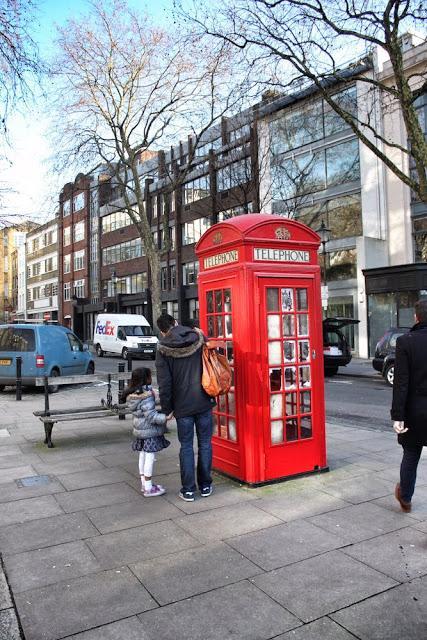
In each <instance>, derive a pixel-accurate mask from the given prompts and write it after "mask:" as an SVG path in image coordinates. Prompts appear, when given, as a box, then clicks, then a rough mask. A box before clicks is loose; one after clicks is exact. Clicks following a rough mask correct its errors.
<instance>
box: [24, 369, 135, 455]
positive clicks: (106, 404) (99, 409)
mask: <svg viewBox="0 0 427 640" xmlns="http://www.w3.org/2000/svg"><path fill="white" fill-rule="evenodd" d="M131 375H132V374H131V372H130V371H128V372H120V373H98V374H93V375H81V376H58V377H56V376H55V377H50V378H49V377H48V376H44V377H42V378H36V386H37V387H41V386H43V387H44V411H34V412H33V415H34V416H36V417H37V418H39V420H41V422H43V425H44V431H45V440H44V443H45V444H47V446H48V447H49V449H51V448H52V447H53V446H54V444H53V442H52V429H53V425H54V424H55V423H57V422H70V421H72V420H93V419H96V418H106V417H108V416H118V417H119V419H122V420H124V419H125V416H126V414H127V413H130V411H129V410H128V409H127V407H126V405H124V404H118V403H117V404H115V405H113V397H112V393H111V382H112V380H116V381H118V382H119V384H120V383H121V382H124V381H125V380H129V378H130V377H131ZM100 381H106V382H107V398H106V400H104V399H101V401H100V404H99V405H95V406H91V407H78V408H74V409H58V410H56V409H51V408H50V403H49V386H50V385H54V386H56V385H58V386H62V385H70V384H84V383H88V382H89V383H91V382H100ZM120 390H121V389H120V387H119V393H120Z"/></svg>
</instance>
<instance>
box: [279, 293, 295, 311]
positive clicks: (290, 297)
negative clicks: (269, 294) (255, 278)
mask: <svg viewBox="0 0 427 640" xmlns="http://www.w3.org/2000/svg"><path fill="white" fill-rule="evenodd" d="M281 298H282V312H283V313H285V312H289V311H293V310H294V291H293V289H281Z"/></svg>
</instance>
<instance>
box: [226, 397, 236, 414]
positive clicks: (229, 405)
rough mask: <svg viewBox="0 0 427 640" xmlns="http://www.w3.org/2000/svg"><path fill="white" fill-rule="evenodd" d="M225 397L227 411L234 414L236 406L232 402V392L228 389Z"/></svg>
mask: <svg viewBox="0 0 427 640" xmlns="http://www.w3.org/2000/svg"><path fill="white" fill-rule="evenodd" d="M227 398H228V413H229V414H231V415H232V416H234V414H235V412H236V406H235V402H234V393H231V392H230V391H229V392H228V394H227Z"/></svg>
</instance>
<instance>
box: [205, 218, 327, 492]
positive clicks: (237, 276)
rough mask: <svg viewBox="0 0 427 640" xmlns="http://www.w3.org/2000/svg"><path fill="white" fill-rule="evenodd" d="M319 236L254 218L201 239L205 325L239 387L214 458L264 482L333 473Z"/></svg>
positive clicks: (218, 433)
mask: <svg viewBox="0 0 427 640" xmlns="http://www.w3.org/2000/svg"><path fill="white" fill-rule="evenodd" d="M319 244H320V240H319V237H318V235H317V234H316V233H315V232H314V231H312V230H311V229H309V228H308V227H306V226H305V225H303V224H301V223H299V222H296V221H294V220H288V219H286V218H282V217H279V216H274V215H269V214H250V215H243V216H240V217H237V218H233V219H231V220H228V221H226V222H221V223H219V224H216V225H214V226H213V227H211V228H210V229H209V230H208V231H207V232H206V233H205V234H204V235H203V236H202V238H201V239H200V241H199V242H198V243H197V246H196V253H197V255H198V258H199V261H200V273H199V279H198V286H199V305H200V324H201V328H202V329H203V331H204V332H205V334H206V335H207V336H209V338H210V339H212V340H215V341H217V343H218V347H219V348H222V349H223V350H224V353H226V354H227V357H228V360H229V362H230V364H231V366H232V369H233V373H234V380H233V386H232V388H231V389H230V392H229V393H228V394H227V395H226V396H222V397H219V398H218V399H217V403H218V404H217V407H216V409H215V411H214V437H213V464H214V467H215V468H216V469H218V470H219V471H222V472H224V473H225V474H227V475H229V476H231V477H233V478H237V479H239V480H242V481H244V482H246V483H248V484H251V485H256V484H262V483H266V482H271V481H274V480H277V479H280V478H286V477H289V476H295V475H299V474H306V473H310V472H318V471H323V470H327V466H326V445H325V407H324V377H323V375H324V374H323V334H322V307H321V298H320V267H319V266H318V259H317V250H318V248H319Z"/></svg>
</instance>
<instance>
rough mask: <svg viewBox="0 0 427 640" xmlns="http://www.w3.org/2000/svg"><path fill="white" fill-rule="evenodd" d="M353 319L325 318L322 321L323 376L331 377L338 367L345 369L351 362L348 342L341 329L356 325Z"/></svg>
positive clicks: (357, 321) (356, 322)
mask: <svg viewBox="0 0 427 640" xmlns="http://www.w3.org/2000/svg"><path fill="white" fill-rule="evenodd" d="M359 322H360V320H354V319H353V318H325V319H324V320H323V359H324V368H325V375H327V376H333V375H335V374H336V373H337V371H338V367H345V365H347V364H348V363H349V362H350V360H351V349H350V345H349V344H348V340H347V338H346V337H345V335H344V334H343V332H342V331H341V329H342V328H343V327H346V326H349V325H351V324H358V323H359Z"/></svg>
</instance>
